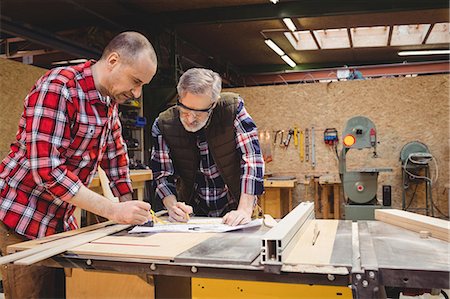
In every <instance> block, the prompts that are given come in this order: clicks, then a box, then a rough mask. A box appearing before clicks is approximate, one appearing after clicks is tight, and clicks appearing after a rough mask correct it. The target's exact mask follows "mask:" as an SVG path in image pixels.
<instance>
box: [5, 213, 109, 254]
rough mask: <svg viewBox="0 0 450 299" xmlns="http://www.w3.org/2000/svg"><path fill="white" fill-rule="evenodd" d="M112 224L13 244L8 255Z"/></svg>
mask: <svg viewBox="0 0 450 299" xmlns="http://www.w3.org/2000/svg"><path fill="white" fill-rule="evenodd" d="M112 224H114V222H113V221H111V220H110V221H106V222H101V223H97V224H94V225H90V226H86V227H83V228H79V229H75V230H70V231H67V232H63V233H59V234H55V235H51V236H47V237H44V238H40V239H35V240H30V241H25V242H22V243H18V244H14V245H11V246H8V253H12V252H16V251H21V250H24V249H29V248H33V247H35V246H37V245H40V244H44V243H47V242H52V241H55V240H59V239H62V238H67V237H71V236H75V235H79V234H82V233H86V232H89V231H93V230H96V229H98V228H103V227H106V226H109V225H112ZM10 250H11V251H10Z"/></svg>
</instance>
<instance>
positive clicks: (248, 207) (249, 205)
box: [238, 193, 256, 215]
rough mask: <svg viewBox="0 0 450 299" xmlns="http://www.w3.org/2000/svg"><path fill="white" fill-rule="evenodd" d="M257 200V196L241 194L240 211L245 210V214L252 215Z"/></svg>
mask: <svg viewBox="0 0 450 299" xmlns="http://www.w3.org/2000/svg"><path fill="white" fill-rule="evenodd" d="M255 200H256V196H255V195H251V194H245V193H241V198H240V199H239V205H238V210H243V211H244V212H246V213H248V214H250V215H251V214H252V212H253V207H254V206H255Z"/></svg>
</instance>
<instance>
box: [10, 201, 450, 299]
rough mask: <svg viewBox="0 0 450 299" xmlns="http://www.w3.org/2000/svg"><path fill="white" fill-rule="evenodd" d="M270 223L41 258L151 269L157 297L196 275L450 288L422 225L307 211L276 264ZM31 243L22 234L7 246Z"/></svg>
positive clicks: (443, 257)
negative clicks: (265, 252) (418, 229)
mask: <svg viewBox="0 0 450 299" xmlns="http://www.w3.org/2000/svg"><path fill="white" fill-rule="evenodd" d="M296 209H297V208H296ZM294 212H295V209H294V210H293V211H292V212H291V213H294ZM286 218H288V216H286V217H285V219H286ZM283 221H284V220H283ZM283 221H282V222H280V223H279V224H278V225H277V227H278V226H280V225H282V223H283ZM268 231H269V228H266V227H264V226H262V227H260V228H249V229H245V230H241V231H235V232H228V233H201V234H200V233H158V234H139V235H136V236H130V235H128V233H127V232H125V231H123V232H120V233H117V234H115V235H111V236H107V237H104V238H102V239H98V240H95V241H93V242H90V243H87V244H84V245H81V246H78V247H75V248H72V249H70V250H69V251H67V252H66V253H64V254H60V255H57V256H54V257H52V258H50V259H47V260H44V261H42V262H40V263H39V264H41V265H45V266H51V267H64V268H66V269H72V268H81V269H86V270H96V271H109V272H114V273H129V274H136V275H140V276H146V277H152V279H149V281H152V282H154V285H155V293H154V294H155V296H156V298H167V297H170V296H178V297H190V296H192V297H194V296H193V292H194V291H196V292H197V290H195V288H196V287H199V288H200V291H202V290H201V287H200V285H202V284H200V283H196V284H195V285H194V283H193V282H194V281H196V282H197V281H198V279H204V278H213V279H220V280H240V281H249V282H254V283H255V284H256V283H261V282H268V283H281V284H282V286H285V287H286V288H287V289H289V292H290V293H289V294H290V295H291V296H292V293H293V292H297V291H295V289H292V288H290V287H291V286H296V285H303V286H304V287H306V288H307V289H302V290H301V291H298V293H296V296H298V298H301V296H305V298H308V297H313V296H314V295H312V294H317V290H316V293H314V290H313V288H314V287H319V288H321V289H320V291H319V294H320V295H321V297H322V298H333V297H339V298H343V297H347V298H349V297H351V295H352V294H351V293H352V292H353V296H354V298H382V297H383V295H384V292H383V290H384V286H394V287H407V288H438V289H448V288H449V273H450V261H449V247H448V243H447V242H444V241H441V240H437V239H434V238H428V239H420V238H419V234H417V233H414V232H410V231H408V230H405V229H402V228H398V227H395V226H393V225H389V224H386V223H383V222H379V221H358V222H353V223H352V222H351V221H349V220H314V219H308V220H307V221H305V223H304V225H303V226H302V228H301V229H299V230H298V231H296V232H294V235H293V236H292V238H291V240H289V241H290V242H292V243H291V244H290V249H289V251H287V250H286V252H285V254H284V255H283V257H282V258H280V260H281V262H280V264H279V265H271V264H264V263H261V255H262V243H261V241H262V238H263V237H264V236H265V235H266V234H267V233H268ZM317 231H319V233H318V234H317ZM314 235H315V236H316V240H315V243H314V245H313V244H312V242H311V241H312V239H313V238H314ZM280 243H281V242H280ZM34 245H36V243H34ZM277 245H281V244H277ZM30 247H32V246H28V245H27V243H26V242H25V243H20V244H16V245H13V246H10V247H9V250H10V251H21V250H24V249H27V248H30ZM280 247H282V246H280ZM171 285H172V286H173V285H176V286H177V289H174V288H173V287H172V288H170V287H168V286H171ZM349 286H351V289H350V288H348V287H349ZM203 288H204V286H203ZM238 289H239V287H238ZM222 291H223V292H224V294H228V293H226V292H232V290H230V291H228V290H222ZM308 291H310V293H308V294H305V293H303V292H308ZM174 292H175V293H174ZM241 292H242V289H241ZM268 292H270V288H269V291H268ZM229 294H230V296H231V297H235V296H233V295H231V293H229ZM266 295H267V294H266ZM274 296H275V295H274ZM276 296H277V297H282V296H281V295H280V294H278V295H276ZM151 297H153V294H149V298H151ZM195 297H196V298H199V296H195ZM269 297H270V296H269Z"/></svg>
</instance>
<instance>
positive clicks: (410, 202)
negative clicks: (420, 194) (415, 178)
mask: <svg viewBox="0 0 450 299" xmlns="http://www.w3.org/2000/svg"><path fill="white" fill-rule="evenodd" d="M418 186H419V184H416V188H415V189H414V193H413V194H412V196H411V199H410V201H409V204H408V206H407V207H406V209H405V211H408V209H409V207H410V206H411V204H412V202H413V199H414V196H415V195H416V191H417V187H418Z"/></svg>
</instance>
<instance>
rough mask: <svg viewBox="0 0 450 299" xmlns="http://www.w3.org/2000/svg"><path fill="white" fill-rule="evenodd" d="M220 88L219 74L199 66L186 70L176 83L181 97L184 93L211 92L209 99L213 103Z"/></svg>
mask: <svg viewBox="0 0 450 299" xmlns="http://www.w3.org/2000/svg"><path fill="white" fill-rule="evenodd" d="M221 90H222V79H221V78H220V76H219V74H218V73H216V72H214V71H212V70H209V69H201V68H192V69H189V70H187V71H186V72H185V73H184V74H183V75H182V76H181V77H180V81H179V82H178V85H177V91H178V95H179V96H180V97H181V98H183V97H184V96H186V94H187V93H188V92H189V93H192V94H196V95H206V94H211V101H212V102H213V103H214V102H216V101H217V100H218V99H219V97H220V91H221Z"/></svg>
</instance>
